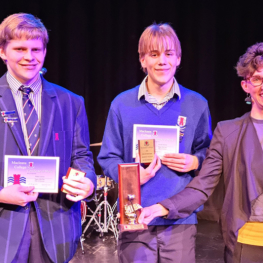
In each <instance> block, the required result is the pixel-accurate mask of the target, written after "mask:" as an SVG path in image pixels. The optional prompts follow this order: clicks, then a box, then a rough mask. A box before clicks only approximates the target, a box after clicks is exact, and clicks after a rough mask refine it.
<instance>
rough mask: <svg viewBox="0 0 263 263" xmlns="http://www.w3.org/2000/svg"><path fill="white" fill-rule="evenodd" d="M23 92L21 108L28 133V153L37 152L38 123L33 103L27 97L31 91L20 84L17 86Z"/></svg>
mask: <svg viewBox="0 0 263 263" xmlns="http://www.w3.org/2000/svg"><path fill="white" fill-rule="evenodd" d="M19 90H20V91H22V94H23V98H22V99H23V110H24V117H25V123H26V129H27V135H28V141H29V146H30V155H37V154H38V146H39V130H40V124H39V120H38V116H37V112H36V110H35V107H34V105H33V104H32V102H31V100H30V99H29V93H30V92H31V91H32V90H31V88H30V87H24V86H21V87H20V88H19Z"/></svg>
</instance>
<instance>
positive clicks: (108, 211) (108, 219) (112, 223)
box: [82, 177, 119, 241]
mask: <svg viewBox="0 0 263 263" xmlns="http://www.w3.org/2000/svg"><path fill="white" fill-rule="evenodd" d="M108 190H109V188H108V185H107V177H105V185H104V188H103V197H104V200H103V201H102V202H101V203H100V204H98V203H99V200H100V198H101V196H102V194H101V195H100V196H99V198H98V199H97V200H95V199H94V201H95V204H96V206H97V208H96V210H95V211H94V212H93V211H92V210H91V209H90V208H89V206H88V210H89V211H90V212H91V213H92V215H87V216H86V217H89V218H90V220H89V222H88V224H87V226H86V227H85V229H84V231H83V233H82V236H83V237H84V234H85V233H86V231H87V230H88V228H89V226H90V225H91V223H92V222H93V221H94V222H95V226H97V229H96V231H98V232H100V237H103V235H104V233H108V231H109V230H110V231H112V232H113V234H114V237H115V239H116V241H117V240H118V235H119V234H118V228H117V221H116V220H115V219H114V214H113V211H114V210H113V209H112V207H111V206H110V204H109V202H108V201H107V196H108ZM113 207H114V208H116V204H114V205H113ZM102 210H103V212H104V213H103V219H104V222H103V223H102V222H101V212H102Z"/></svg>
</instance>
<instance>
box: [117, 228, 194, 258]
mask: <svg viewBox="0 0 263 263" xmlns="http://www.w3.org/2000/svg"><path fill="white" fill-rule="evenodd" d="M195 238H196V225H172V226H148V230H144V231H135V232H123V233H121V234H120V237H119V242H118V257H119V262H120V263H131V262H133V263H141V262H150V263H155V262H156V263H157V262H158V263H166V262H173V263H194V262H195Z"/></svg>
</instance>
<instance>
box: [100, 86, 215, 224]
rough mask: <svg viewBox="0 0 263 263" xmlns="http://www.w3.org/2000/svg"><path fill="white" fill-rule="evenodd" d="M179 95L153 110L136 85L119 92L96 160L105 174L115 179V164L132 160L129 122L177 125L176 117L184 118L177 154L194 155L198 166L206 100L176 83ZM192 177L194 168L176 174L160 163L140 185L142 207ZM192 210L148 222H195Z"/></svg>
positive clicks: (207, 131)
mask: <svg viewBox="0 0 263 263" xmlns="http://www.w3.org/2000/svg"><path fill="white" fill-rule="evenodd" d="M179 88H180V92H181V98H180V99H179V98H178V96H177V95H175V96H174V97H173V98H172V99H171V100H169V101H168V102H167V104H166V105H165V106H164V107H163V108H161V109H160V110H157V109H156V108H155V107H154V106H153V105H152V104H150V103H148V102H147V101H146V100H145V99H144V96H143V97H142V98H141V99H140V100H138V91H139V86H137V87H135V88H133V89H130V90H127V91H125V92H123V93H121V94H119V95H118V96H117V97H116V98H115V99H114V100H113V102H112V104H111V107H110V110H109V115H108V119H107V123H106V127H105V132H104V136H103V143H102V147H101V151H100V153H99V156H98V162H99V164H100V165H101V167H102V169H103V170H104V173H105V175H107V176H109V177H110V178H112V179H113V180H114V181H116V182H118V164H119V163H131V162H134V159H133V158H132V140H133V124H149V125H177V120H178V116H184V117H186V125H185V131H184V136H183V139H182V141H181V142H180V145H179V153H187V154H192V155H195V156H196V157H197V158H198V160H199V164H200V165H199V169H200V167H201V164H202V162H203V160H204V158H205V153H206V149H207V147H208V146H209V143H210V140H211V137H212V132H211V118H210V113H209V108H208V104H207V101H206V99H205V98H204V97H202V96H201V95H200V94H198V93H196V92H194V91H191V90H189V89H186V88H184V87H183V86H181V85H179ZM194 176H195V173H194V171H190V172H188V173H179V172H176V171H174V170H171V169H170V168H168V167H167V166H165V165H162V167H161V168H160V170H159V171H158V172H157V173H156V175H155V176H154V177H153V178H152V179H151V180H149V181H148V182H147V183H145V184H144V185H142V186H141V201H142V206H143V207H146V206H150V205H153V204H156V203H158V202H160V201H162V200H164V199H166V198H169V197H171V196H173V195H174V194H176V193H178V192H180V191H182V190H183V189H184V188H185V186H186V185H187V184H188V183H189V182H190V181H191V180H192V178H193V177H194ZM195 223H197V219H196V213H193V214H192V215H190V216H189V217H187V218H184V219H178V220H168V219H165V218H161V217H158V218H155V219H154V220H153V221H152V222H151V223H150V225H172V224H195Z"/></svg>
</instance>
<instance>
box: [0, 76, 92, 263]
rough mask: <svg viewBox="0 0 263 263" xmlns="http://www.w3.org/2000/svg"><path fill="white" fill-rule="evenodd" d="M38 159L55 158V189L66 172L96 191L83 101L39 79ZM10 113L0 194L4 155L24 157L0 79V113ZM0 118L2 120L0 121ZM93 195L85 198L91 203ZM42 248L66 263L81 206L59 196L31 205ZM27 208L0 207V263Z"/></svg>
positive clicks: (1, 148)
mask: <svg viewBox="0 0 263 263" xmlns="http://www.w3.org/2000/svg"><path fill="white" fill-rule="evenodd" d="M41 107H42V108H41V128H40V142H39V153H38V155H39V156H59V157H60V169H59V189H60V188H61V186H62V183H63V182H62V176H64V175H65V174H66V172H67V169H68V167H73V168H76V169H80V170H82V171H84V172H86V173H87V175H86V176H87V177H88V178H89V179H90V180H91V181H92V182H93V184H94V186H95V189H96V184H97V181H96V175H95V172H94V168H93V158H92V153H91V152H90V151H89V130H88V121H87V116H86V111H85V106H84V100H83V98H82V97H80V96H78V95H76V94H74V93H72V92H70V91H68V90H66V89H64V88H62V87H60V86H58V85H55V84H53V83H50V82H48V81H46V80H45V79H44V78H43V77H42V105H41ZM10 110H15V111H16V113H15V114H14V115H13V116H12V117H18V122H15V123H14V125H13V126H12V125H10V123H4V121H3V120H0V190H1V189H2V188H3V186H4V156H5V155H27V150H26V145H25V142H24V135H23V132H22V128H21V123H20V120H19V116H18V113H17V109H16V105H15V101H14V99H13V96H12V92H11V89H10V87H9V85H8V83H7V81H6V75H4V76H2V77H1V78H0V111H10ZM0 118H1V117H0ZM92 198H93V196H91V197H90V199H92ZM34 205H35V207H36V212H37V218H38V222H39V226H40V232H41V236H42V240H43V243H44V246H45V249H46V251H47V253H48V255H49V257H50V258H51V259H52V260H53V261H54V262H67V261H69V260H70V259H71V258H72V257H73V255H74V253H75V251H76V249H77V244H78V241H79V237H80V235H81V220H80V202H76V203H75V202H71V201H69V200H68V199H66V195H65V194H64V193H62V192H61V191H60V190H59V192H58V194H41V195H39V197H38V199H37V200H36V201H35V202H34ZM29 207H30V205H27V206H25V207H21V206H17V205H9V204H4V203H0V262H3V263H6V262H11V261H12V260H13V258H14V257H15V255H16V252H17V250H18V247H19V244H20V241H21V239H22V237H23V234H24V231H25V226H26V223H27V220H28V218H29V210H30V209H29Z"/></svg>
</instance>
